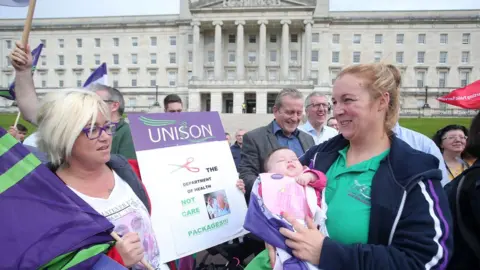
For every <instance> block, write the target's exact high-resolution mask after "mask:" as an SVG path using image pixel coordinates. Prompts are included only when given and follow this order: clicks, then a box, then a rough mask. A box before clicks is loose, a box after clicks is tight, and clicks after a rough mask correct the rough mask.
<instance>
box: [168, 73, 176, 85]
mask: <svg viewBox="0 0 480 270" xmlns="http://www.w3.org/2000/svg"><path fill="white" fill-rule="evenodd" d="M167 77H168V86H170V87H173V86H176V85H177V72H176V71H169V72H168V76H167Z"/></svg>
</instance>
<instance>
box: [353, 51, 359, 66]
mask: <svg viewBox="0 0 480 270" xmlns="http://www.w3.org/2000/svg"><path fill="white" fill-rule="evenodd" d="M353 63H360V52H353Z"/></svg>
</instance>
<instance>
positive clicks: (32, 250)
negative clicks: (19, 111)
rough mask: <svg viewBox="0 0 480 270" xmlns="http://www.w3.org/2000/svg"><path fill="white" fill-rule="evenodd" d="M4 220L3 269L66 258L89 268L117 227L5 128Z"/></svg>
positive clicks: (0, 229) (0, 187)
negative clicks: (87, 263) (86, 263)
mask: <svg viewBox="0 0 480 270" xmlns="http://www.w3.org/2000/svg"><path fill="white" fill-rule="evenodd" d="M0 219H1V222H0V243H1V244H0V254H2V255H1V256H0V265H1V268H4V269H40V268H41V267H42V266H45V265H49V266H52V265H54V263H55V262H63V261H68V262H69V263H70V264H69V266H71V267H74V266H75V264H74V263H75V262H76V264H80V263H81V262H84V261H89V262H91V264H90V265H85V266H88V269H90V268H91V266H92V265H93V264H94V263H96V262H97V261H98V259H99V258H100V257H99V256H98V255H99V254H100V253H102V252H104V251H105V250H106V249H108V248H110V245H111V244H112V241H113V239H112V237H111V236H110V232H111V231H112V229H113V225H112V224H111V223H110V222H109V221H108V220H107V219H106V218H105V217H104V216H102V215H100V214H99V213H97V212H96V211H95V210H94V209H93V208H92V207H91V206H90V205H88V204H87V203H86V202H85V201H83V200H82V199H80V198H79V197H78V196H77V195H76V194H75V193H74V192H73V191H72V190H70V188H69V187H67V186H66V185H65V184H64V183H63V182H62V181H61V180H60V179H59V178H58V177H57V176H56V175H55V174H54V173H52V172H51V171H50V170H49V169H48V168H47V167H46V166H45V165H43V164H41V162H40V161H39V160H38V159H37V158H36V157H35V156H34V155H33V154H32V153H30V152H29V151H28V150H27V149H26V148H25V147H23V145H22V144H21V143H19V142H18V141H17V140H16V139H15V138H13V137H12V136H11V135H10V134H8V133H7V132H6V131H5V130H4V129H3V128H0ZM79 251H82V252H79ZM84 269H85V268H84Z"/></svg>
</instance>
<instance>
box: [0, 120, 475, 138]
mask: <svg viewBox="0 0 480 270" xmlns="http://www.w3.org/2000/svg"><path fill="white" fill-rule="evenodd" d="M16 116H17V115H16V114H0V126H1V127H3V128H5V129H8V127H9V126H11V125H13V123H14V122H15V118H16ZM471 120H472V119H471V118H402V119H400V124H401V125H402V126H404V127H406V128H410V129H413V130H415V131H418V132H420V133H423V134H425V135H426V136H428V137H432V135H433V134H434V133H435V132H436V131H437V130H439V129H441V128H442V127H444V126H446V125H450V124H457V125H463V126H465V127H467V128H469V127H470V122H471ZM20 123H21V124H22V125H25V126H26V127H27V128H28V133H32V132H34V131H35V127H34V126H32V125H31V124H30V123H27V122H26V121H25V120H23V119H20Z"/></svg>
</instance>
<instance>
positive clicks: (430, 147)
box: [393, 123, 450, 186]
mask: <svg viewBox="0 0 480 270" xmlns="http://www.w3.org/2000/svg"><path fill="white" fill-rule="evenodd" d="M393 132H394V133H395V135H397V137H398V138H400V139H402V140H403V141H404V142H406V143H408V144H409V145H410V147H412V148H413V149H416V150H418V151H422V152H424V153H427V154H431V155H433V156H435V157H436V158H438V160H439V161H440V164H439V166H438V167H439V169H440V170H441V171H442V182H441V183H442V186H445V185H446V184H448V182H450V178H449V177H448V172H447V168H446V167H445V161H444V160H443V155H442V153H441V152H440V149H438V147H437V145H436V144H435V143H434V142H433V141H432V140H431V139H430V138H428V137H427V136H425V135H423V134H421V133H418V132H416V131H413V130H411V129H408V128H405V127H402V126H400V124H398V123H397V124H396V125H395V127H394V128H393Z"/></svg>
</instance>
